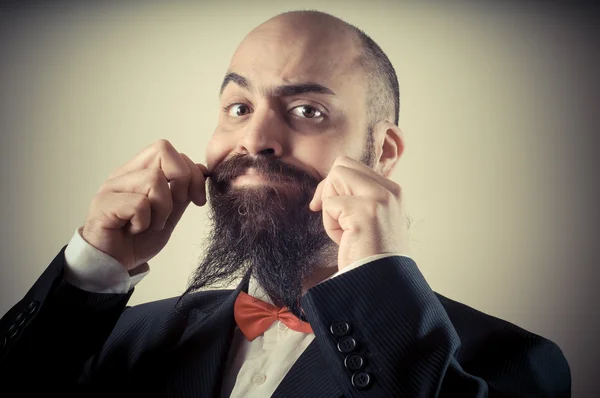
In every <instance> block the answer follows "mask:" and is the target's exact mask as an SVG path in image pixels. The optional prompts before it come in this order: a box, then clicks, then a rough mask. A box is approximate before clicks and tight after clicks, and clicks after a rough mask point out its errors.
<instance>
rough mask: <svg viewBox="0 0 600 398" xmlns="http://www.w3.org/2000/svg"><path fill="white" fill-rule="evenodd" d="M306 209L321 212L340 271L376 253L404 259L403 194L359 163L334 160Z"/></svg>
mask: <svg viewBox="0 0 600 398" xmlns="http://www.w3.org/2000/svg"><path fill="white" fill-rule="evenodd" d="M310 209H311V210H312V211H321V210H322V211H323V225H324V227H325V231H326V232H327V235H328V236H329V237H330V238H331V239H332V240H333V241H334V242H335V243H337V244H338V246H339V249H338V269H339V270H341V269H343V268H344V267H346V266H348V265H350V264H351V263H353V262H355V261H358V260H361V259H363V258H366V257H369V256H373V255H376V254H383V253H403V254H408V250H409V241H408V219H407V217H406V211H405V204H404V200H403V195H402V189H401V188H400V186H399V185H398V184H396V183H395V182H394V181H392V180H390V179H388V178H386V177H384V176H382V175H380V174H378V173H377V172H375V171H374V170H373V169H371V168H370V167H368V166H366V165H365V164H363V163H360V162H358V161H356V160H354V159H350V158H348V157H346V156H340V157H338V158H337V159H336V160H335V162H334V163H333V167H332V168H331V170H330V172H329V174H328V175H327V177H326V178H325V179H324V180H323V181H321V182H320V183H319V185H318V186H317V189H316V191H315V195H314V196H313V199H312V201H311V203H310Z"/></svg>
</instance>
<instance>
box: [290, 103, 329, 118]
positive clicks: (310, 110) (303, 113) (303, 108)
mask: <svg viewBox="0 0 600 398" xmlns="http://www.w3.org/2000/svg"><path fill="white" fill-rule="evenodd" d="M290 112H291V113H293V114H294V115H296V116H300V117H303V118H306V119H314V118H320V117H323V112H321V111H320V110H318V109H316V108H315V107H313V106H310V105H300V106H297V107H295V108H292V110H290Z"/></svg>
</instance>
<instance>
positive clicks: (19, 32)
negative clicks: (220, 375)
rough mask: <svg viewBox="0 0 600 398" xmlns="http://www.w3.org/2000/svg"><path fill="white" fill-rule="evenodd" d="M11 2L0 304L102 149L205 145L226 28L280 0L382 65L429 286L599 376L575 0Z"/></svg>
mask: <svg viewBox="0 0 600 398" xmlns="http://www.w3.org/2000/svg"><path fill="white" fill-rule="evenodd" d="M16 3H19V4H21V5H20V6H18V7H17V6H16V5H14V6H12V7H8V8H4V9H2V11H0V12H1V19H0V100H1V103H0V131H1V133H2V137H1V141H0V142H1V147H0V148H1V152H0V154H1V156H0V162H1V163H0V166H1V167H0V184H1V186H2V188H1V192H0V198H1V199H0V200H1V204H2V206H1V207H0V222H1V224H2V227H3V229H2V231H3V235H2V239H1V241H0V256H1V257H0V264H1V265H0V267H1V281H0V312H1V313H4V312H5V311H7V310H8V309H9V308H10V307H11V306H12V305H13V304H14V303H16V302H17V301H18V300H19V299H20V298H21V297H22V296H23V295H24V294H25V292H26V291H27V289H28V288H29V287H30V286H31V285H32V284H33V283H34V281H35V280H36V278H37V277H38V276H39V275H40V273H41V272H42V271H43V270H44V268H45V267H46V266H47V265H48V264H49V263H50V261H51V260H52V259H53V257H54V256H55V255H56V254H57V253H58V251H59V250H60V249H61V248H62V247H63V246H64V245H66V244H67V243H68V242H69V240H70V239H71V236H72V235H73V233H74V231H75V229H76V228H77V227H78V226H79V225H81V224H82V223H83V221H84V218H85V214H86V212H87V207H88V205H89V202H90V200H91V198H92V196H93V195H94V194H95V192H96V191H97V189H98V188H99V186H100V184H101V183H102V182H103V181H104V179H105V178H106V177H107V176H108V175H109V174H110V172H111V171H112V170H114V169H115V168H116V167H118V166H120V165H121V164H122V163H124V162H125V161H126V160H128V159H129V158H131V157H132V156H134V155H135V154H136V153H137V152H138V151H139V150H141V149H142V148H143V147H145V146H147V145H149V144H151V143H152V142H154V141H155V140H157V139H158V138H166V139H168V140H169V141H171V142H172V143H173V144H174V145H175V147H176V148H177V149H179V150H180V151H182V152H185V153H187V154H188V155H189V156H190V157H192V159H194V160H195V161H201V162H204V151H205V148H206V144H207V142H208V140H209V137H210V136H211V133H212V131H213V129H214V126H215V123H216V115H217V111H218V102H217V101H218V89H219V86H220V83H221V80H222V78H223V76H224V73H225V70H226V67H227V64H228V62H229V57H230V56H231V55H232V53H233V51H234V49H235V47H236V46H237V44H238V42H239V41H240V40H241V39H242V38H243V36H244V35H245V34H246V33H247V32H248V31H249V30H250V29H252V28H253V27H255V26H256V25H257V24H259V23H260V22H262V21H264V20H266V19H268V18H270V17H271V16H274V15H275V14H277V13H279V12H282V11H287V10H291V9H297V8H298V7H299V6H300V7H303V8H316V9H319V10H322V11H327V12H331V13H333V14H335V15H337V16H339V17H342V18H344V19H346V20H347V21H348V22H351V23H354V24H356V25H358V26H359V27H360V28H362V29H363V30H365V31H366V32H367V33H368V34H369V35H371V36H372V37H373V38H374V39H375V40H376V41H377V42H378V43H379V44H380V45H381V47H382V48H383V49H384V51H386V53H387V54H388V55H389V57H390V59H391V60H392V63H393V64H394V65H395V67H396V69H397V72H398V75H399V80H400V87H401V112H400V115H401V116H400V125H401V127H402V128H403V129H404V131H405V133H406V139H407V145H406V152H405V155H404V156H403V159H402V161H401V163H400V164H399V167H398V169H397V172H396V173H395V175H394V176H393V177H394V179H395V180H396V181H398V182H399V183H400V184H401V185H402V186H403V188H404V192H405V194H406V196H407V207H408V210H409V214H410V215H411V216H412V217H413V218H414V224H413V228H412V240H413V242H412V244H413V247H412V251H413V254H414V257H415V259H416V261H417V263H418V264H419V266H420V268H421V270H422V272H423V273H424V275H425V277H426V278H427V280H428V281H429V283H430V284H431V286H432V288H433V289H434V290H436V291H437V292H439V293H441V294H444V295H446V296H449V297H451V298H453V299H455V300H458V301H461V302H464V303H466V304H468V305H470V306H472V307H474V308H477V309H479V310H482V311H484V312H486V313H490V314H493V315H495V316H498V317H500V318H503V319H506V320H508V321H511V322H513V323H516V324H517V325H519V326H522V327H524V328H526V329H528V330H531V331H533V332H535V333H538V334H541V335H543V336H545V337H548V338H550V339H552V340H553V341H555V342H557V343H558V344H559V345H560V347H561V348H562V349H563V351H564V353H565V354H566V356H567V358H568V360H569V362H570V364H571V368H572V373H573V392H574V394H573V395H574V396H575V397H591V396H594V395H595V394H594V393H593V392H596V393H598V392H599V391H600V389H599V388H598V387H597V384H596V383H595V379H594V377H595V376H596V375H597V374H598V370H597V369H598V365H600V363H599V361H598V351H599V350H598V343H597V342H596V336H597V335H599V334H600V333H599V332H600V330H599V327H598V322H597V313H596V309H595V306H594V305H592V303H595V302H598V299H599V298H600V297H599V296H600V295H599V294H598V292H597V290H596V289H597V286H598V281H599V280H600V278H599V272H598V270H597V264H598V260H599V257H600V256H599V252H598V249H597V246H598V242H599V240H598V237H599V233H598V232H599V231H598V222H599V221H600V217H599V216H600V212H599V206H598V196H599V192H600V190H599V189H598V182H597V178H598V176H597V174H598V173H597V167H596V166H597V162H596V161H595V157H594V155H595V153H596V152H597V148H598V143H599V140H598V138H597V137H596V136H595V135H594V134H595V133H597V132H598V130H597V129H595V126H596V125H594V119H593V117H594V116H595V115H594V114H591V113H590V112H589V111H592V110H593V109H594V105H595V106H597V105H596V104H597V102H594V100H595V97H592V95H596V93H597V90H596V86H594V84H593V83H594V81H593V80H592V78H593V77H594V78H595V76H593V75H595V72H594V74H592V72H593V71H595V70H596V69H594V68H596V66H594V65H596V64H595V62H596V59H595V58H594V57H593V56H592V54H594V53H593V52H592V51H596V52H595V54H597V48H598V46H597V44H595V43H592V42H590V41H589V38H590V37H592V35H591V34H590V30H589V29H588V28H589V26H590V25H591V21H592V19H591V17H590V16H591V12H590V10H586V11H585V12H574V11H573V10H558V9H550V10H548V9H544V8H542V6H540V5H537V4H534V3H531V2H528V3H529V5H528V6H523V5H521V6H518V7H517V6H516V4H519V3H521V2H510V3H512V4H513V5H512V6H510V7H509V6H508V5H506V2H502V3H504V4H505V5H504V6H498V5H493V4H495V3H493V2H473V3H467V2H461V3H457V2H420V3H417V2H381V1H375V0H370V1H364V2H360V1H354V2H349V1H343V2H327V5H323V4H321V3H323V2H319V1H313V0H306V1H302V2H297V1H277V2H266V1H262V2H255V1H243V2H242V1H240V2H237V1H224V2H221V3H217V2H212V3H211V2H196V3H197V4H194V2H163V3H158V2H148V1H146V2H135V3H134V2H129V3H127V5H124V4H123V2H116V1H114V2H95V3H92V2H79V4H77V3H74V2H65V1H52V2H49V1H45V2H37V3H31V4H30V5H29V6H24V5H23V4H24V3H23V2H15V4H16ZM167 3H168V5H167ZM540 3H541V2H540ZM476 4H477V5H476ZM592 133H594V134H592ZM192 207H193V205H192ZM192 207H190V208H189V210H188V211H187V213H186V214H185V215H184V217H183V219H182V221H181V223H180V225H179V226H178V228H177V230H176V231H175V234H174V236H173V238H172V240H171V241H170V242H169V244H168V245H167V247H166V248H165V249H164V250H163V251H162V252H161V253H160V254H159V255H158V256H157V257H156V258H155V259H154V260H152V261H151V264H150V265H151V268H152V272H151V273H150V275H149V276H148V277H147V278H146V279H145V280H144V281H143V283H142V284H141V285H139V287H138V288H137V290H136V292H135V294H134V296H133V298H132V300H131V303H132V304H137V303H141V302H145V301H149V300H154V299H160V298H164V297H169V296H174V295H178V294H180V293H181V292H182V291H183V289H184V287H185V284H186V282H187V278H188V275H189V274H190V272H191V271H192V270H193V269H194V264H195V262H196V260H197V258H198V256H199V255H200V254H201V247H200V244H201V242H202V238H203V237H204V234H205V224H206V216H205V209H204V208H196V207H193V208H192Z"/></svg>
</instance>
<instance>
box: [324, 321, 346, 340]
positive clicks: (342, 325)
mask: <svg viewBox="0 0 600 398" xmlns="http://www.w3.org/2000/svg"><path fill="white" fill-rule="evenodd" d="M329 331H330V332H331V334H332V335H334V336H336V337H342V336H345V335H347V334H348V333H349V332H350V325H349V324H348V322H334V323H332V324H331V326H330V327H329Z"/></svg>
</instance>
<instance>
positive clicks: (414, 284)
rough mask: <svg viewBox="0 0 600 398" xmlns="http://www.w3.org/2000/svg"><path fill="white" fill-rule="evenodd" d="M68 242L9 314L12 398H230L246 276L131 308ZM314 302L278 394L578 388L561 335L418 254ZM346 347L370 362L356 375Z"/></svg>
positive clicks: (324, 292) (374, 266) (340, 284)
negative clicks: (445, 285) (462, 287)
mask: <svg viewBox="0 0 600 398" xmlns="http://www.w3.org/2000/svg"><path fill="white" fill-rule="evenodd" d="M65 247H66V246H65ZM64 249H65V248H63V249H62V250H61V252H60V253H59V254H58V255H57V256H56V258H54V260H53V261H52V263H51V264H50V265H49V267H48V268H47V269H46V271H45V272H44V273H43V274H42V276H41V277H40V278H39V279H38V281H37V282H36V283H35V285H34V286H33V287H32V288H31V290H30V291H29V292H28V293H27V294H26V296H25V297H24V298H23V300H21V301H20V302H19V303H17V304H16V305H15V306H14V307H13V308H12V309H11V310H9V311H8V313H6V315H5V316H4V317H3V318H2V320H1V321H0V336H2V339H3V340H2V351H1V354H0V355H2V357H1V359H0V378H1V383H0V395H3V396H4V394H5V393H6V391H9V390H10V391H17V392H18V395H20V396H30V395H31V394H33V393H34V392H42V393H43V394H44V395H43V396H55V393H58V394H60V395H59V396H65V395H70V394H75V395H81V396H127V397H137V396H140V397H141V396H144V397H218V395H219V391H220V388H221V383H222V375H223V371H224V367H225V363H226V360H227V355H228V351H229V347H230V344H231V339H232V335H233V331H234V328H235V321H234V318H233V304H234V301H235V298H236V297H237V294H238V293H239V292H240V290H242V289H246V288H247V280H246V279H245V280H244V281H242V283H241V284H240V285H239V286H238V288H237V289H235V290H218V291H207V292H200V293H195V294H192V295H189V296H187V297H186V298H185V299H183V300H182V302H181V303H180V306H178V307H175V303H176V301H177V298H172V299H166V300H161V301H155V302H151V303H146V304H142V305H138V306H134V307H126V304H127V301H128V299H129V297H130V296H131V293H132V292H130V293H129V294H94V293H88V292H84V291H82V290H79V289H77V288H75V287H73V286H71V285H69V284H68V283H66V282H65V281H64V280H63V278H62V273H63V267H64V261H65V260H64ZM302 307H303V309H304V311H305V313H306V315H307V317H308V320H309V322H310V324H311V325H312V327H313V330H314V332H315V340H314V341H313V342H312V343H311V344H310V345H309V346H308V348H307V349H306V350H305V352H304V353H303V354H302V355H301V356H300V358H299V359H298V361H297V362H296V363H295V364H294V366H293V367H292V369H291V370H290V371H289V373H288V374H287V375H286V376H285V378H284V379H283V381H282V382H281V384H280V385H279V386H278V388H277V390H276V391H275V394H274V396H276V397H286V398H288V397H311V398H317V397H340V396H344V397H465V398H469V397H568V396H570V390H571V378H570V370H569V366H568V364H567V361H566V360H565V357H564V356H563V354H562V352H561V350H560V349H559V348H558V347H557V346H556V345H555V344H554V343H552V342H551V341H549V340H547V339H545V338H542V337H540V336H537V335H535V334H532V333H530V332H527V331H526V330H523V329H521V328H519V327H517V326H515V325H512V324H510V323H508V322H505V321H503V320H500V319H497V318H494V317H491V316H489V315H486V314H484V313H481V312H479V311H476V310H474V309H472V308H470V307H467V306H465V305H463V304H460V303H458V302H455V301H452V300H450V299H448V298H446V297H444V296H442V295H439V294H437V293H435V292H433V291H432V290H431V288H430V287H429V285H428V284H427V282H426V281H425V279H424V278H423V276H422V274H421V273H420V272H419V270H418V268H417V265H416V264H415V263H414V262H413V261H412V260H411V259H409V258H406V257H400V256H394V257H389V258H384V259H380V260H377V261H373V262H371V263H369V264H365V265H363V266H361V267H359V268H357V269H355V270H352V271H349V272H346V273H345V274H342V275H340V276H338V277H336V278H334V279H331V280H328V281H326V282H323V283H321V284H319V285H317V286H315V287H313V288H311V289H309V290H308V292H307V293H306V294H305V295H304V296H303V298H302ZM346 329H348V330H347V331H346ZM332 330H333V332H335V333H333V332H332ZM344 333H345V334H346V336H339V335H341V334H344ZM340 349H341V350H345V351H351V353H354V354H358V355H359V356H360V357H361V358H362V359H363V361H364V365H363V368H362V369H361V370H359V371H351V370H349V369H348V367H347V366H346V365H345V362H346V364H348V362H349V361H345V358H346V356H347V355H349V353H342V352H340ZM350 362H352V364H353V365H355V366H356V365H359V364H360V361H357V358H356V357H354V361H350ZM352 364H348V366H352ZM361 372H362V373H361ZM364 384H367V386H366V388H362V389H361V388H359V386H361V385H364ZM49 394H50V395H49Z"/></svg>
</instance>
